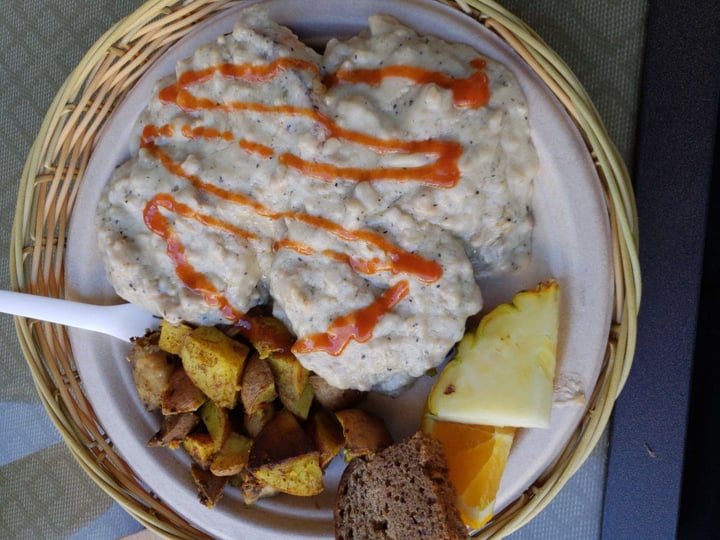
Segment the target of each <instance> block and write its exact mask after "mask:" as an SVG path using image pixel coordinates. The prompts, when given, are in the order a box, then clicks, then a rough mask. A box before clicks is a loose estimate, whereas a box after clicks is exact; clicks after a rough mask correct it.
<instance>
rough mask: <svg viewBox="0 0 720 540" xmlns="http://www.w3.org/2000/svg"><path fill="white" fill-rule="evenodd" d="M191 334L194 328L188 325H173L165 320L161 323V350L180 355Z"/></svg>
mask: <svg viewBox="0 0 720 540" xmlns="http://www.w3.org/2000/svg"><path fill="white" fill-rule="evenodd" d="M190 332H192V327H191V326H189V325H187V324H184V323H180V324H178V325H173V324H171V323H169V322H167V321H166V320H164V319H163V321H162V322H161V323H160V342H159V345H160V348H161V349H162V350H163V351H167V352H169V353H170V354H176V355H179V354H180V352H181V351H182V347H183V343H184V342H185V338H186V337H187V336H188V335H189V334H190Z"/></svg>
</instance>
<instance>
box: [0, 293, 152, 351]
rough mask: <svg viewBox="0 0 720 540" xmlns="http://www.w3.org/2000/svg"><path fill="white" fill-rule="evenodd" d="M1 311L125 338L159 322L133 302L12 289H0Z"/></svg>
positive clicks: (142, 331)
mask: <svg viewBox="0 0 720 540" xmlns="http://www.w3.org/2000/svg"><path fill="white" fill-rule="evenodd" d="M0 313H7V314H9V315H18V316H20V317H27V318H30V319H38V320H41V321H47V322H51V323H57V324H62V325H65V326H72V327H74V328H83V329H85V330H92V331H93V332H100V333H103V334H107V335H109V336H113V337H116V338H118V339H122V340H125V341H127V340H129V339H130V338H131V337H137V336H142V335H143V334H145V331H146V330H147V329H154V328H156V327H157V326H158V324H159V322H160V319H159V318H157V317H155V316H154V315H152V314H151V313H149V312H148V311H145V310H144V309H142V308H139V307H137V306H136V305H134V304H117V305H113V306H98V305H93V304H84V303H82V302H75V301H72V300H62V299H59V298H48V297H46V296H39V295H34V294H26V293H19V292H11V291H0Z"/></svg>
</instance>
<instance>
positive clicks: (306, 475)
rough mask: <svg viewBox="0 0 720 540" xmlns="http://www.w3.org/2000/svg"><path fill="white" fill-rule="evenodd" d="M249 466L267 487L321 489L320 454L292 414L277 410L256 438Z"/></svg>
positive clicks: (302, 492) (306, 493)
mask: <svg viewBox="0 0 720 540" xmlns="http://www.w3.org/2000/svg"><path fill="white" fill-rule="evenodd" d="M248 470H249V471H250V472H251V473H252V474H253V475H254V476H255V477H257V478H258V479H259V480H260V481H262V482H264V483H265V484H267V485H269V486H270V487H272V488H274V489H276V490H278V491H280V492H283V493H289V494H291V495H302V496H309V495H317V494H318V493H320V492H321V491H322V489H323V473H322V469H321V468H320V455H319V452H318V451H317V450H316V449H315V448H314V446H313V444H312V441H311V440H310V438H309V437H308V435H307V434H306V433H305V431H304V430H303V428H302V426H301V425H300V423H299V422H298V420H297V419H296V418H295V416H294V415H293V414H292V413H291V412H289V411H287V410H285V409H283V410H280V411H278V412H277V413H276V414H275V416H274V417H273V419H272V420H271V421H270V422H268V423H267V424H266V425H265V427H264V428H263V430H262V431H261V432H260V433H259V434H258V436H257V437H256V438H255V442H254V443H253V446H252V449H251V450H250V459H249V462H248Z"/></svg>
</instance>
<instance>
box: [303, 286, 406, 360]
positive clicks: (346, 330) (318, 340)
mask: <svg viewBox="0 0 720 540" xmlns="http://www.w3.org/2000/svg"><path fill="white" fill-rule="evenodd" d="M409 292H410V284H409V283H408V282H407V281H405V280H402V281H398V282H397V283H396V284H395V285H393V286H392V287H390V288H389V289H388V290H387V291H385V292H384V293H383V294H382V295H380V296H379V297H378V298H377V299H375V300H374V301H373V302H372V303H371V304H370V305H368V306H365V307H364V308H360V309H358V310H357V311H353V312H352V313H348V314H347V315H342V316H340V317H338V318H337V319H335V320H334V321H333V322H332V323H331V324H330V328H328V331H327V332H322V333H318V334H310V335H309V336H304V337H302V338H300V339H298V340H297V341H296V342H295V345H293V346H292V352H293V353H295V354H302V353H310V352H319V351H322V352H325V353H327V354H330V355H332V356H338V355H340V354H342V352H343V350H345V347H347V345H348V343H350V340H351V339H354V340H355V341H357V342H358V343H365V342H367V341H368V340H369V339H370V338H371V337H372V334H373V330H374V328H375V326H377V324H378V323H379V322H380V319H382V317H383V316H384V315H385V314H386V313H388V312H389V311H391V310H392V309H393V308H394V307H395V306H396V305H398V304H399V303H400V302H401V301H402V299H403V298H405V297H406V296H407V295H408V293H409Z"/></svg>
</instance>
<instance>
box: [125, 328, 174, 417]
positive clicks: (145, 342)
mask: <svg viewBox="0 0 720 540" xmlns="http://www.w3.org/2000/svg"><path fill="white" fill-rule="evenodd" d="M127 359H128V361H129V362H130V363H131V364H132V375H133V380H134V381H135V387H136V388H137V393H138V396H139V397H140V401H142V403H143V405H145V408H146V409H147V410H148V411H154V410H155V409H158V408H160V406H161V402H162V396H163V394H164V393H165V390H166V389H167V387H168V384H169V382H170V376H171V375H172V373H173V371H174V370H175V364H174V363H173V362H172V361H171V360H170V359H169V358H168V355H167V353H166V352H165V351H163V350H161V349H160V348H159V347H158V345H157V333H154V334H151V335H149V336H145V337H142V338H136V339H134V340H133V346H132V347H131V348H130V352H129V353H128V357H127Z"/></svg>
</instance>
